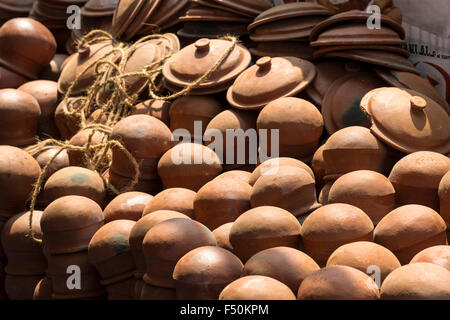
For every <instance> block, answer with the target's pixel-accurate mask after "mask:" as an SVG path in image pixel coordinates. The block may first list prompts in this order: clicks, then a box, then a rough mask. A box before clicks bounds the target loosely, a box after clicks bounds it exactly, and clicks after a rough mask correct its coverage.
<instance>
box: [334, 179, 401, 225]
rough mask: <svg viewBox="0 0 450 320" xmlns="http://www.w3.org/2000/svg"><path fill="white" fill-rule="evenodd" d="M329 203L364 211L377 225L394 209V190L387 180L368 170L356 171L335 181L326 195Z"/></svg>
mask: <svg viewBox="0 0 450 320" xmlns="http://www.w3.org/2000/svg"><path fill="white" fill-rule="evenodd" d="M328 202H329V203H347V204H351V205H353V206H355V207H358V208H360V209H361V210H362V211H364V212H365V213H366V214H367V215H368V216H369V218H370V219H371V220H372V222H373V224H374V225H377V224H378V222H380V220H381V219H382V218H383V217H384V216H385V215H387V214H388V213H389V212H391V211H392V210H394V209H395V207H396V204H395V190H394V187H393V186H392V184H391V182H390V181H389V179H388V178H386V177H385V176H383V175H382V174H380V173H378V172H374V171H369V170H358V171H353V172H349V173H347V174H344V175H343V176H342V177H340V178H339V179H337V180H336V181H335V182H334V183H333V186H332V187H331V189H330V193H329V195H328Z"/></svg>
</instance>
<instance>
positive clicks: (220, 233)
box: [212, 222, 234, 253]
mask: <svg viewBox="0 0 450 320" xmlns="http://www.w3.org/2000/svg"><path fill="white" fill-rule="evenodd" d="M232 226H233V222H229V223H225V224H223V225H221V226H220V227H218V228H216V229H215V230H213V232H212V233H213V235H214V237H215V238H216V241H217V246H218V247H220V248H224V249H227V250H228V251H230V252H233V246H232V245H231V242H230V231H231V227H232ZM233 253H234V252H233Z"/></svg>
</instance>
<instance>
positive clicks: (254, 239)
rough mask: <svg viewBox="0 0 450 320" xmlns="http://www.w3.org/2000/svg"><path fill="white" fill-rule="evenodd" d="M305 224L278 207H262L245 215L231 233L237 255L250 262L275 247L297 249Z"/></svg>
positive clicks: (235, 223)
mask: <svg viewBox="0 0 450 320" xmlns="http://www.w3.org/2000/svg"><path fill="white" fill-rule="evenodd" d="M300 230H301V225H300V223H299V222H298V221H297V219H296V218H295V217H294V216H293V215H292V214H291V213H289V212H288V211H286V210H284V209H281V208H276V207H269V206H264V207H258V208H254V209H251V210H249V211H247V212H244V213H243V214H242V215H241V216H240V217H239V218H237V219H236V221H235V222H234V223H233V226H232V227H231V230H230V236H229V238H230V243H231V245H232V246H233V252H234V253H235V254H236V255H237V256H238V257H239V258H240V259H241V261H242V262H244V263H245V262H246V261H247V260H248V259H250V258H251V257H252V256H253V255H254V254H256V253H258V252H260V251H262V250H265V249H269V248H273V247H279V246H286V247H291V248H297V247H298V246H299V244H300Z"/></svg>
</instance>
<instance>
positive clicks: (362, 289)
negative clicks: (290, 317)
mask: <svg viewBox="0 0 450 320" xmlns="http://www.w3.org/2000/svg"><path fill="white" fill-rule="evenodd" d="M297 298H298V299H299V300H378V299H380V292H379V291H378V287H377V284H376V283H375V282H374V281H373V280H372V278H370V277H369V276H368V275H366V274H365V273H364V272H361V271H359V270H357V269H354V268H351V267H348V266H330V267H326V268H323V269H321V270H319V271H317V272H315V273H313V274H311V275H310V276H308V277H307V278H306V279H305V280H303V282H302V284H301V285H300V288H299V290H298V294H297Z"/></svg>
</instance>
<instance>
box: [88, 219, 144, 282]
mask: <svg viewBox="0 0 450 320" xmlns="http://www.w3.org/2000/svg"><path fill="white" fill-rule="evenodd" d="M135 223H136V222H135V221H132V220H115V221H112V222H109V223H106V224H105V225H104V226H103V227H101V228H100V229H98V230H97V232H96V233H95V234H94V236H93V237H92V239H91V241H90V242H89V261H90V262H91V263H92V264H93V265H94V266H95V267H96V268H97V270H98V273H99V274H100V276H101V278H102V281H101V283H102V284H103V285H110V284H113V283H116V282H119V281H122V280H125V279H127V278H129V277H131V276H132V275H134V272H135V270H136V266H135V264H134V260H133V257H132V255H131V251H130V245H129V237H130V232H131V229H132V228H133V226H134V225H135Z"/></svg>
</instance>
